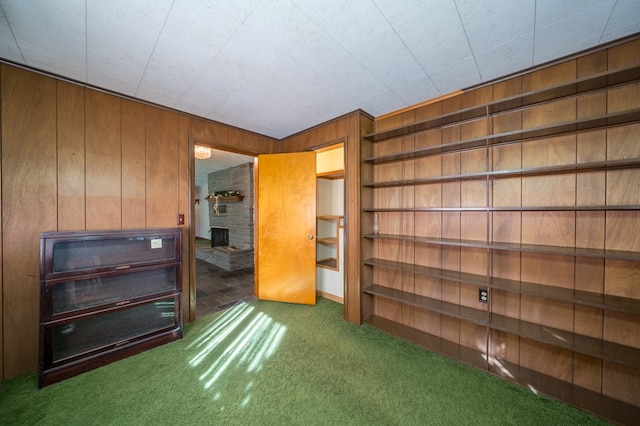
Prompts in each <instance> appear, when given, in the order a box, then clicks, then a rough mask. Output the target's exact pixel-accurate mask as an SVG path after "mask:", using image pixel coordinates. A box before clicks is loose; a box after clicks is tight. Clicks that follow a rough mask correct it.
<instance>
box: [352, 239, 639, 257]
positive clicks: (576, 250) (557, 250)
mask: <svg viewBox="0 0 640 426" xmlns="http://www.w3.org/2000/svg"><path fill="white" fill-rule="evenodd" d="M362 237H363V238H366V239H386V240H397V241H403V242H409V243H418V244H434V245H440V246H455V247H470V248H480V249H491V250H501V251H519V252H526V253H539V254H550V255H558V256H572V257H576V256H578V257H590V258H598V259H615V260H629V261H633V262H640V252H635V251H625V250H607V249H594V248H581V247H561V246H545V245H537V244H520V243H502V242H491V241H480V240H464V239H456V238H437V237H420V236H412V235H397V234H366V235H363V236H362Z"/></svg>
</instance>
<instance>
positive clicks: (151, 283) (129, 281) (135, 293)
mask: <svg viewBox="0 0 640 426" xmlns="http://www.w3.org/2000/svg"><path fill="white" fill-rule="evenodd" d="M178 274H179V268H178V267H177V266H169V267H162V268H155V269H150V270H143V271H140V270H136V271H131V272H127V273H118V274H117V275H114V274H111V275H107V276H96V277H93V278H84V279H77V280H73V281H64V282H56V283H51V284H47V287H48V288H47V291H48V292H50V293H51V297H50V298H47V299H48V300H50V301H51V306H47V307H45V309H46V311H47V312H46V313H47V316H48V317H55V316H58V315H64V314H67V313H71V312H75V311H79V310H83V309H90V308H93V307H96V306H106V307H108V306H109V305H115V306H118V305H124V304H127V303H130V302H132V301H135V299H137V298H140V297H145V296H152V295H154V294H161V293H165V292H171V291H175V290H176V287H177V284H176V283H177V280H178V279H179V277H178Z"/></svg>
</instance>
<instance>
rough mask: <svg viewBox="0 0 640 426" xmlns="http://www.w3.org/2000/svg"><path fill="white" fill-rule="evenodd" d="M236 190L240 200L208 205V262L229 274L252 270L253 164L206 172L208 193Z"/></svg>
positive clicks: (212, 202)
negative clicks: (209, 231) (209, 238)
mask: <svg viewBox="0 0 640 426" xmlns="http://www.w3.org/2000/svg"><path fill="white" fill-rule="evenodd" d="M229 190H234V191H239V192H240V194H241V195H242V196H243V199H242V201H235V200H233V201H218V207H221V206H224V208H219V209H218V214H216V212H215V211H214V208H213V207H214V204H215V203H214V201H211V202H209V226H210V227H211V228H210V229H211V247H212V259H211V260H210V261H211V263H213V264H214V265H216V266H219V267H221V268H223V269H225V270H228V271H232V270H238V269H245V268H252V267H253V256H254V253H253V249H254V245H253V228H254V222H253V200H254V194H253V163H245V164H242V165H240V166H236V167H231V168H228V169H225V170H220V171H217V172H213V173H210V174H209V176H208V191H209V193H210V194H212V193H215V192H219V191H229Z"/></svg>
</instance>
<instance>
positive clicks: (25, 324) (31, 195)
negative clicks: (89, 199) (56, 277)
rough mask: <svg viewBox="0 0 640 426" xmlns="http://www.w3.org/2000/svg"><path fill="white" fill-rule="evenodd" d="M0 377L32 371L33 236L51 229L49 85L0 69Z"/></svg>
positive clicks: (52, 113) (35, 313)
mask: <svg viewBox="0 0 640 426" xmlns="http://www.w3.org/2000/svg"><path fill="white" fill-rule="evenodd" d="M0 68H1V69H2V71H1V73H0V76H1V81H0V92H1V93H2V101H1V104H0V109H1V114H2V117H1V122H2V123H3V126H2V275H3V282H2V291H3V294H2V304H3V307H2V315H3V318H2V325H3V334H2V340H3V343H2V346H3V349H4V352H3V353H2V356H3V358H2V364H1V365H2V377H3V378H4V379H10V378H12V377H16V376H19V375H21V374H24V373H27V372H30V371H34V370H35V369H36V367H37V365H38V321H39V311H40V308H39V299H40V296H39V276H40V274H39V268H40V262H39V246H38V244H39V238H40V233H41V232H44V231H50V230H56V227H57V224H58V219H57V211H56V210H57V208H56V206H57V205H58V203H57V198H56V193H57V187H56V181H57V179H56V177H57V172H56V82H55V80H53V79H51V78H48V77H44V76H42V75H38V74H35V73H31V72H28V71H24V70H20V69H18V68H14V67H10V66H6V65H4V64H3V65H0Z"/></svg>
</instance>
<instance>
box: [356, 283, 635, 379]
mask: <svg viewBox="0 0 640 426" xmlns="http://www.w3.org/2000/svg"><path fill="white" fill-rule="evenodd" d="M364 292H365V293H368V294H371V295H375V296H379V297H384V298H387V299H390V300H393V301H396V302H400V303H403V304H405V305H409V306H415V307H417V308H421V309H425V310H428V311H431V312H435V313H439V314H443V315H447V316H450V317H453V318H458V319H461V320H465V321H469V322H472V323H474V324H477V325H481V326H487V327H489V328H492V329H495V330H500V331H504V332H506V333H509V334H513V335H517V336H520V337H525V338H528V339H531V340H535V341H537V342H541V343H545V344H548V345H552V346H555V347H559V348H563V349H567V350H570V351H575V352H579V353H582V354H584V355H589V356H592V357H595V358H599V359H603V360H607V361H612V362H616V363H619V364H623V365H628V366H630V367H634V368H638V367H640V349H636V348H632V347H630V346H624V345H620V344H617V343H612V342H606V341H602V340H600V339H595V338H592V337H588V336H583V335H580V334H576V333H571V332H569V331H565V330H560V329H556V328H553V327H548V326H545V325H541V324H534V323H530V322H527V321H522V320H518V319H516V318H510V317H506V316H504V315H498V314H495V313H490V312H489V311H487V310H481V309H475V308H470V307H467V306H462V305H458V304H454V303H449V302H445V301H442V300H438V299H432V298H429V297H425V296H421V295H418V294H414V293H408V292H405V291H402V290H397V289H393V288H388V287H384V286H379V285H375V284H374V285H372V286H369V287H367V288H365V289H364Z"/></svg>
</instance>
